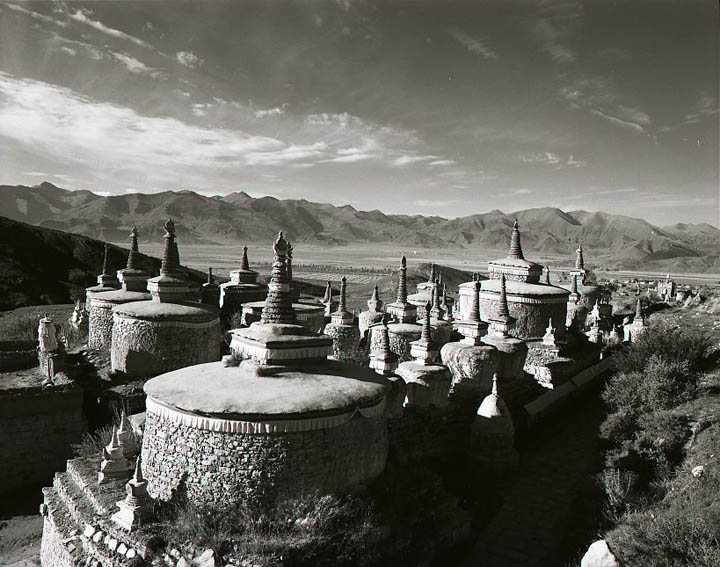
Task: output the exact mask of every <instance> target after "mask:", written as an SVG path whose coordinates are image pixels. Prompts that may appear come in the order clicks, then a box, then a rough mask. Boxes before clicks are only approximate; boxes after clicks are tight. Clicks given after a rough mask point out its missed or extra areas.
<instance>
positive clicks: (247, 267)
mask: <svg viewBox="0 0 720 567" xmlns="http://www.w3.org/2000/svg"><path fill="white" fill-rule="evenodd" d="M247 251H248V247H247V246H243V247H242V259H241V260H240V269H241V270H242V271H244V272H247V271H249V270H250V262H248V254H247Z"/></svg>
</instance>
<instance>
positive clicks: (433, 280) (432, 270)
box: [428, 264, 436, 283]
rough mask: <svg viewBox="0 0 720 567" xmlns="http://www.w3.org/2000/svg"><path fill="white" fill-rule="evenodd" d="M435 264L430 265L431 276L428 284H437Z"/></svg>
mask: <svg viewBox="0 0 720 567" xmlns="http://www.w3.org/2000/svg"><path fill="white" fill-rule="evenodd" d="M435 278H436V276H435V264H430V275H429V277H428V283H435Z"/></svg>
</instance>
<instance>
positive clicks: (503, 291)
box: [498, 274, 510, 320]
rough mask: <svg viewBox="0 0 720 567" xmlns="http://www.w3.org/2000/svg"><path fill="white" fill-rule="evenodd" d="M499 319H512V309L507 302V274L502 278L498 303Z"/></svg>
mask: <svg viewBox="0 0 720 567" xmlns="http://www.w3.org/2000/svg"><path fill="white" fill-rule="evenodd" d="M498 318H499V319H500V320H508V319H510V309H509V308H508V302H507V282H506V281H505V274H503V275H502V277H501V278H500V300H499V302H498Z"/></svg>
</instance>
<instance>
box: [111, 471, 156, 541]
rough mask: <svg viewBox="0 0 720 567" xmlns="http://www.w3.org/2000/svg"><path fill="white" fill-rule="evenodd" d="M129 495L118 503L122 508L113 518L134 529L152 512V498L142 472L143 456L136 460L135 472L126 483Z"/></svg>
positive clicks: (122, 525) (121, 524)
mask: <svg viewBox="0 0 720 567" xmlns="http://www.w3.org/2000/svg"><path fill="white" fill-rule="evenodd" d="M125 491H126V494H127V496H126V497H125V499H124V500H120V501H119V502H118V503H117V507H118V508H120V510H118V511H117V512H115V513H114V514H113V515H112V516H111V519H112V521H113V522H114V523H115V524H116V525H117V526H119V527H121V528H122V529H124V530H126V531H132V530H134V529H135V528H137V526H138V524H140V523H141V522H142V521H143V520H145V519H147V518H148V517H149V516H150V514H151V513H152V499H151V498H150V496H149V495H148V492H147V481H146V480H145V478H144V477H143V474H142V458H141V457H138V458H137V460H136V461H135V473H134V474H133V477H132V478H131V479H130V480H129V481H128V482H127V484H126V485H125Z"/></svg>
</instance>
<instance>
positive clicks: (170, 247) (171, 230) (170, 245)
mask: <svg viewBox="0 0 720 567" xmlns="http://www.w3.org/2000/svg"><path fill="white" fill-rule="evenodd" d="M163 238H165V249H164V250H163V258H162V264H161V265H160V273H161V274H162V275H172V274H175V273H176V272H177V271H178V268H179V265H180V256H179V254H178V249H177V245H176V244H175V223H173V221H172V219H168V221H167V222H166V223H165V235H164V237H163Z"/></svg>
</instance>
